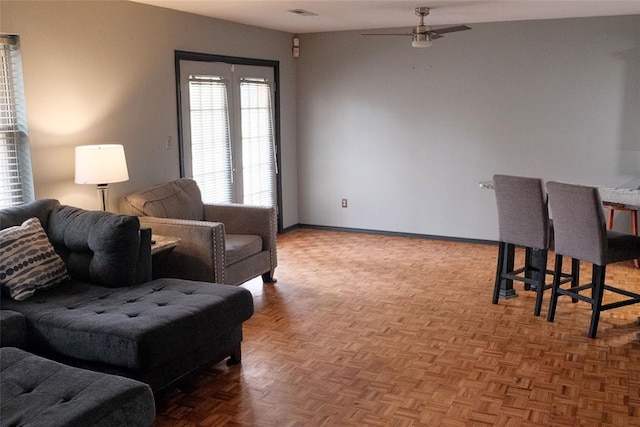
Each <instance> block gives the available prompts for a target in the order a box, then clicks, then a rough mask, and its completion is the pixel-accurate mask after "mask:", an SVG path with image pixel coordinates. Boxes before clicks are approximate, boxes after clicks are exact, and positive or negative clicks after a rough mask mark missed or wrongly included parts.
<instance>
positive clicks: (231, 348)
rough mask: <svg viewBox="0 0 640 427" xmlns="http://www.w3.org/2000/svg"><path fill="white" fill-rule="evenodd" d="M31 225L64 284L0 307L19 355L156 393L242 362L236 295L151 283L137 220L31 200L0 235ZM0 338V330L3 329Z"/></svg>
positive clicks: (242, 295)
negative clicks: (22, 339) (20, 326)
mask: <svg viewBox="0 0 640 427" xmlns="http://www.w3.org/2000/svg"><path fill="white" fill-rule="evenodd" d="M31 217H38V218H39V219H40V222H41V223H42V225H43V228H44V229H45V231H46V233H47V235H48V237H49V240H50V241H51V243H52V244H53V247H54V248H55V250H56V252H57V253H58V254H60V256H61V257H62V259H63V261H64V262H65V264H66V266H67V269H68V272H69V274H70V276H71V280H70V281H67V282H64V283H61V284H59V285H56V286H55V287H53V288H51V289H46V290H39V291H37V292H36V293H35V294H34V295H33V296H32V297H31V298H29V299H27V300H25V301H14V300H12V299H10V298H9V297H7V296H6V295H4V294H3V295H2V309H3V310H10V311H13V312H17V313H20V314H22V315H23V316H24V318H25V323H26V350H28V351H30V352H32V353H36V354H38V355H41V356H45V357H47V358H49V359H53V360H56V361H59V362H63V363H65V364H68V365H72V366H76V367H82V368H88V369H91V370H95V371H101V372H105V373H115V374H119V375H123V376H126V377H130V378H133V379H137V380H140V381H142V382H145V383H147V384H149V385H150V386H151V388H152V389H153V391H154V392H157V391H159V390H162V389H164V388H165V387H167V386H168V385H169V384H171V383H172V382H174V381H176V380H177V379H179V378H180V377H182V376H184V375H186V374H188V373H189V372H191V371H193V370H195V369H197V368H199V367H201V366H202V365H203V364H205V363H209V362H217V361H220V360H223V359H224V358H226V357H230V362H232V363H237V362H239V361H240V359H241V351H240V345H241V342H242V322H244V321H245V320H247V319H249V318H250V317H251V316H252V314H253V298H252V296H251V293H250V292H249V291H247V290H246V289H243V288H238V287H233V286H225V285H217V284H212V283H208V282H193V281H187V280H180V279H158V280H153V281H151V280H150V277H151V271H150V270H151V267H150V266H151V255H150V245H151V243H150V239H151V237H150V230H148V229H146V230H145V229H143V230H140V223H139V220H138V218H136V217H134V216H129V215H119V214H113V213H108V212H97V211H86V210H82V209H79V208H74V207H70V206H61V205H60V203H59V202H58V201H56V200H38V201H35V202H31V203H28V204H25V205H21V206H18V207H11V208H5V209H2V210H0V228H1V229H4V228H7V227H10V226H14V225H20V224H21V223H22V222H24V221H25V220H26V219H28V218H31ZM1 326H2V335H4V336H6V334H7V332H6V329H7V328H9V327H8V326H5V323H4V322H2V324H1Z"/></svg>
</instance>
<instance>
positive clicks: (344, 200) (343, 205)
mask: <svg viewBox="0 0 640 427" xmlns="http://www.w3.org/2000/svg"><path fill="white" fill-rule="evenodd" d="M342 207H343V208H346V207H347V199H342Z"/></svg>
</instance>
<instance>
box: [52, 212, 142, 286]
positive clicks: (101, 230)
mask: <svg viewBox="0 0 640 427" xmlns="http://www.w3.org/2000/svg"><path fill="white" fill-rule="evenodd" d="M47 234H48V236H49V240H51V243H52V244H53V247H54V248H55V249H56V252H58V253H59V254H60V256H61V257H62V259H63V261H64V263H65V264H66V266H67V270H68V271H69V273H70V274H71V277H72V278H74V279H75V280H84V281H88V282H92V283H96V284H100V285H103V286H110V287H120V286H129V285H132V284H134V283H135V282H136V265H137V262H138V251H139V250H140V221H139V220H138V218H137V217H134V216H130V215H114V214H113V213H110V212H101V211H87V210H84V209H80V208H75V207H72V206H60V207H58V208H55V209H53V210H52V211H51V215H50V217H49V229H48V230H47Z"/></svg>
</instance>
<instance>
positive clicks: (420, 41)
mask: <svg viewBox="0 0 640 427" xmlns="http://www.w3.org/2000/svg"><path fill="white" fill-rule="evenodd" d="M432 43H433V42H432V40H431V36H430V35H429V34H414V35H413V40H412V41H411V46H413V47H431V44H432Z"/></svg>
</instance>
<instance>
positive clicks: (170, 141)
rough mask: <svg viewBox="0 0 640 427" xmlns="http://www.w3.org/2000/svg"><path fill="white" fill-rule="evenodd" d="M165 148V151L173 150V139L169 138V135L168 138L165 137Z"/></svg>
mask: <svg viewBox="0 0 640 427" xmlns="http://www.w3.org/2000/svg"><path fill="white" fill-rule="evenodd" d="M165 148H166V149H167V150H173V138H171V135H169V136H168V137H167V142H166V144H165Z"/></svg>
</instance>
